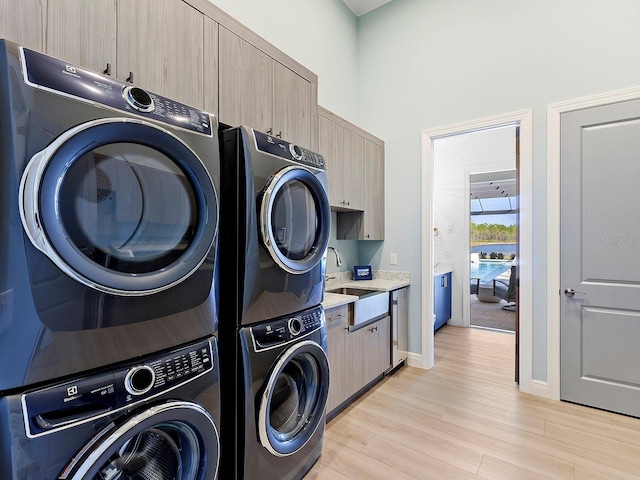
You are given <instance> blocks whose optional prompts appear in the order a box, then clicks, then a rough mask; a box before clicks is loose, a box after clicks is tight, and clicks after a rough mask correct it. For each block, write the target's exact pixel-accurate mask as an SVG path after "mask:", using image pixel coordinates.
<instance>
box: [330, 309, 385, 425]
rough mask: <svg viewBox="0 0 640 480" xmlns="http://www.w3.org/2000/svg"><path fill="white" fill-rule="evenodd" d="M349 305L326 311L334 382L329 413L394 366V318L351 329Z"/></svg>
mask: <svg viewBox="0 0 640 480" xmlns="http://www.w3.org/2000/svg"><path fill="white" fill-rule="evenodd" d="M348 313H349V306H348V305H344V306H342V307H336V308H332V309H329V310H326V311H325V316H326V318H327V329H328V335H327V342H328V357H329V367H330V368H331V383H330V387H329V398H328V400H327V412H331V411H332V410H333V409H335V408H336V407H338V406H339V405H341V404H342V403H343V402H344V401H345V400H347V399H348V398H349V397H351V396H352V395H354V394H355V393H357V392H358V391H359V390H361V389H362V388H363V387H365V386H366V385H368V384H369V383H370V382H372V381H373V380H374V379H375V378H376V377H378V376H380V375H381V374H383V373H384V372H385V371H386V370H387V369H388V368H390V367H391V343H390V342H391V317H388V316H387V317H384V318H381V319H380V320H377V321H376V322H373V323H370V324H368V325H366V326H364V327H362V328H359V329H358V330H354V331H352V332H349V322H348Z"/></svg>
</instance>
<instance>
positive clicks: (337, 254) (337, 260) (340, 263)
mask: <svg viewBox="0 0 640 480" xmlns="http://www.w3.org/2000/svg"><path fill="white" fill-rule="evenodd" d="M327 250H333V253H335V255H336V267H341V266H342V258H340V253H338V250H336V249H335V248H334V247H327Z"/></svg>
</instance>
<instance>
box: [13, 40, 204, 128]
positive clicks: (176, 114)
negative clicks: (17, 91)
mask: <svg viewBox="0 0 640 480" xmlns="http://www.w3.org/2000/svg"><path fill="white" fill-rule="evenodd" d="M21 51H22V58H23V62H24V66H23V67H24V77H25V78H24V80H25V82H26V83H27V84H28V85H31V86H32V87H36V88H42V89H45V90H48V91H50V92H54V93H58V94H64V95H68V96H72V97H75V98H77V99H78V100H83V101H88V102H95V103H99V104H102V105H106V106H108V107H111V108H114V109H116V110H121V111H123V112H127V113H132V114H136V115H140V116H142V117H146V118H149V119H152V120H158V121H161V122H164V123H168V124H170V125H173V126H174V127H179V128H184V129H187V130H191V131H193V132H197V133H202V134H204V135H208V136H211V135H212V128H211V118H210V116H209V114H208V113H206V112H203V111H201V110H197V109H195V108H193V107H190V106H188V105H185V104H183V103H179V102H176V101H174V100H171V99H169V98H166V97H162V96H160V95H156V94H154V93H151V92H148V91H146V90H143V89H141V88H139V87H135V86H133V85H132V84H130V83H125V82H121V81H119V80H116V79H115V78H111V77H109V76H108V75H102V74H99V73H96V72H93V71H91V70H87V69H86V68H82V67H78V66H76V65H72V64H70V63H65V62H63V61H62V60H58V59H57V58H53V57H50V56H48V55H44V54H42V53H39V52H35V51H33V50H29V49H28V48H24V47H23V48H21Z"/></svg>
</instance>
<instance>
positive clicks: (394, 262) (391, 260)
mask: <svg viewBox="0 0 640 480" xmlns="http://www.w3.org/2000/svg"><path fill="white" fill-rule="evenodd" d="M389 264H390V265H397V264H398V254H397V253H390V254H389Z"/></svg>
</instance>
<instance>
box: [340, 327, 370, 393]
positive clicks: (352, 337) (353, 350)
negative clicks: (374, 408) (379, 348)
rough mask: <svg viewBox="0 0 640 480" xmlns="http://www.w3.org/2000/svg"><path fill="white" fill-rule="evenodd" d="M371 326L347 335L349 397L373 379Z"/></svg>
mask: <svg viewBox="0 0 640 480" xmlns="http://www.w3.org/2000/svg"><path fill="white" fill-rule="evenodd" d="M369 328H371V327H369V326H367V327H363V328H360V329H358V330H355V331H353V332H350V333H349V335H348V336H347V359H348V362H347V364H346V365H347V367H346V369H347V370H348V371H347V375H348V376H349V379H350V382H349V383H348V384H347V397H350V396H351V395H353V394H354V393H356V392H357V391H358V390H360V389H361V388H362V387H364V386H365V385H366V384H367V383H369V382H370V381H371V372H372V371H373V368H372V366H371V341H372V335H371V332H370V331H369Z"/></svg>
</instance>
